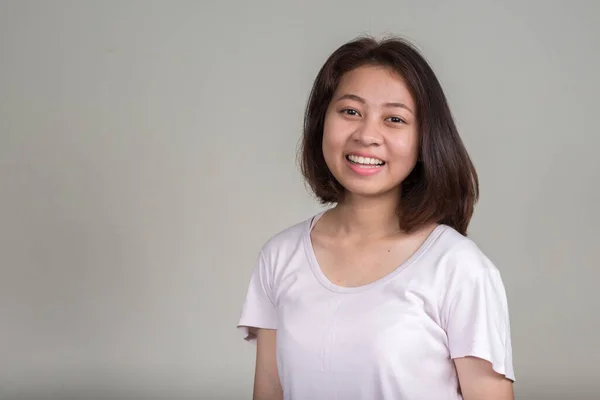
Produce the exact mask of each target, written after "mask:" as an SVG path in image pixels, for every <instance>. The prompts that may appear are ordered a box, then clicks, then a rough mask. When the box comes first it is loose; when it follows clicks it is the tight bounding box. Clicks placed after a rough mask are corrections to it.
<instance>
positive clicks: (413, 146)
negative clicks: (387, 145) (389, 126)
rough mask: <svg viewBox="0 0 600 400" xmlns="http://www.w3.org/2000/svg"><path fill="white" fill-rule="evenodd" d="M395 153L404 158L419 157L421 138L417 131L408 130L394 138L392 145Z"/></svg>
mask: <svg viewBox="0 0 600 400" xmlns="http://www.w3.org/2000/svg"><path fill="white" fill-rule="evenodd" d="M391 147H392V148H393V151H394V153H395V154H396V155H397V156H399V157H402V158H409V159H412V158H415V159H416V158H417V156H418V153H419V138H418V136H417V134H416V132H406V134H405V135H400V136H398V137H396V138H394V140H393V142H392V146H391Z"/></svg>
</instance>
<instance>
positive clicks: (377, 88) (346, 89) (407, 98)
mask: <svg viewBox="0 0 600 400" xmlns="http://www.w3.org/2000/svg"><path fill="white" fill-rule="evenodd" d="M344 94H354V95H357V96H360V97H362V98H364V99H366V100H367V101H368V102H370V103H385V102H402V103H405V104H407V105H414V100H413V97H412V94H411V92H410V90H409V88H408V85H407V84H406V81H405V79H404V78H403V77H402V76H401V75H400V74H399V73H398V72H396V71H394V70H392V69H391V68H389V67H384V66H374V65H365V66H361V67H358V68H355V69H353V70H351V71H349V72H346V73H345V74H344V75H343V76H342V78H341V79H340V83H339V85H338V87H337V88H336V91H335V95H334V96H341V95H344Z"/></svg>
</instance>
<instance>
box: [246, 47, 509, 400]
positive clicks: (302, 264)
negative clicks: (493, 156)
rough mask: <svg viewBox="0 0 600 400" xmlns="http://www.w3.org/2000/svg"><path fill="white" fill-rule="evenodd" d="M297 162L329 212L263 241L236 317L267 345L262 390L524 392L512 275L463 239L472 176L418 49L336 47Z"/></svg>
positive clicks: (488, 399)
mask: <svg viewBox="0 0 600 400" xmlns="http://www.w3.org/2000/svg"><path fill="white" fill-rule="evenodd" d="M301 167H302V172H303V174H304V176H305V178H306V180H307V182H308V184H309V185H310V187H311V188H312V190H313V191H314V193H315V195H316V196H317V197H318V199H319V200H320V201H321V202H322V203H324V204H333V205H334V206H333V207H331V208H330V209H328V210H327V211H325V212H321V213H319V214H317V215H315V216H313V217H311V218H310V219H307V220H306V221H304V222H301V223H299V224H297V225H294V226H292V227H290V228H288V229H286V230H284V231H283V232H280V233H278V234H276V235H275V236H273V237H272V238H271V239H270V240H269V241H268V242H267V243H266V244H265V245H264V246H263V248H262V249H261V251H260V254H259V257H258V261H257V263H256V266H255V269H254V273H253V275H252V278H251V281H250V286H249V289H248V293H247V297H246V301H245V303H244V307H243V311H242V316H241V319H240V321H239V324H238V327H239V328H240V329H242V330H243V331H244V333H245V335H246V338H247V339H248V340H250V341H255V342H257V344H258V346H257V357H256V373H255V383H254V399H260V400H262V399H265V400H272V399H282V398H283V399H293V400H319V399H323V400H334V399H340V400H341V399H343V400H351V399H364V400H381V399H389V400H392V399H393V400H425V399H434V400H447V399H448V400H450V399H465V400H508V399H513V398H514V396H513V389H512V382H513V381H514V373H513V366H512V354H511V353H512V350H511V339H510V326H509V316H508V307H507V300H506V294H505V290H504V286H503V283H502V279H501V277H500V274H499V272H498V270H497V269H496V267H495V266H494V265H493V264H492V262H491V261H490V260H489V259H488V258H487V257H486V256H485V255H484V254H483V253H482V252H481V250H480V249H479V248H478V247H477V245H476V244H475V243H474V242H473V241H472V240H471V239H468V238H467V237H466V234H467V226H468V224H469V221H470V219H471V215H472V213H473V207H474V204H475V202H476V200H477V196H478V181H477V174H476V172H475V169H474V168H473V165H472V163H471V161H470V159H469V156H468V154H467V151H466V150H465V148H464V146H463V143H462V141H461V139H460V137H459V135H458V132H457V130H456V126H455V124H454V121H453V120H452V116H451V113H450V110H449V107H448V104H447V103H446V99H445V96H444V93H443V91H442V88H441V86H440V84H439V82H438V80H437V78H436V76H435V75H434V73H433V71H432V69H431V68H430V66H429V65H428V64H427V62H426V61H425V60H424V59H423V57H422V56H421V55H420V54H419V52H418V51H417V50H416V49H415V48H414V47H413V46H412V45H410V44H409V43H407V42H406V41H403V40H401V39H396V38H392V39H386V40H383V41H376V40H374V39H372V38H360V39H357V40H354V41H352V42H349V43H347V44H345V45H343V46H341V47H340V48H339V49H337V50H336V51H335V52H334V53H333V54H332V55H331V56H330V57H329V59H328V60H327V62H326V63H325V65H324V66H323V67H322V69H321V70H320V72H319V74H318V76H317V78H316V81H315V83H314V87H313V89H312V92H311V94H310V99H309V102H308V107H307V110H306V115H305V126H304V136H303V142H302V148H301Z"/></svg>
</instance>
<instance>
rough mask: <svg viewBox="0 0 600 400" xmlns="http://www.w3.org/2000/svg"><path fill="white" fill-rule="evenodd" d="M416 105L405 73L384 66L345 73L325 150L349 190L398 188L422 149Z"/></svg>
mask: <svg viewBox="0 0 600 400" xmlns="http://www.w3.org/2000/svg"><path fill="white" fill-rule="evenodd" d="M415 114H416V109H415V104H414V100H413V98H412V95H411V94H410V92H409V90H408V88H407V86H406V84H405V83H404V80H403V79H402V77H400V76H399V75H398V74H396V73H395V72H393V71H392V70H390V69H388V68H385V67H380V66H363V67H359V68H356V69H354V70H352V71H350V72H348V73H346V74H345V75H344V76H343V77H342V79H341V81H340V84H339V85H338V87H337V90H336V91H335V93H334V94H333V98H332V100H331V103H330V104H329V107H328V109H327V113H326V115H325V125H324V131H323V155H324V157H325V162H326V163H327V166H328V167H329V170H330V171H331V173H332V174H333V176H334V177H335V178H336V179H337V181H338V182H339V183H340V184H341V185H342V186H343V187H344V188H345V189H346V190H347V191H348V192H350V193H352V194H354V195H359V196H377V195H381V194H384V193H388V192H390V191H392V190H395V189H396V188H397V187H398V186H399V185H400V184H401V183H402V181H403V180H404V179H405V178H406V177H407V176H408V174H410V172H411V171H412V169H413V168H414V166H415V164H416V162H417V158H418V154H419V138H418V126H417V122H416V115H415Z"/></svg>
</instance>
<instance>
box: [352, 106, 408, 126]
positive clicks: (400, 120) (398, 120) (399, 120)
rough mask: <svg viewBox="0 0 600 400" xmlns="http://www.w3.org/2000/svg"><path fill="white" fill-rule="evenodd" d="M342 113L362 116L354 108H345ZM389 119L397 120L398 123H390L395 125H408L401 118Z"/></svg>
mask: <svg viewBox="0 0 600 400" xmlns="http://www.w3.org/2000/svg"><path fill="white" fill-rule="evenodd" d="M349 112H354V113H356V114H350V113H349ZM340 113H341V114H347V115H350V116H355V115H360V113H359V112H358V111H356V110H355V109H353V108H344V109H343V110H341V111H340ZM389 118H390V119H397V121H390V122H392V123H394V124H398V123H400V124H406V121H405V120H403V119H402V118H400V117H389ZM386 119H388V118H386Z"/></svg>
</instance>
